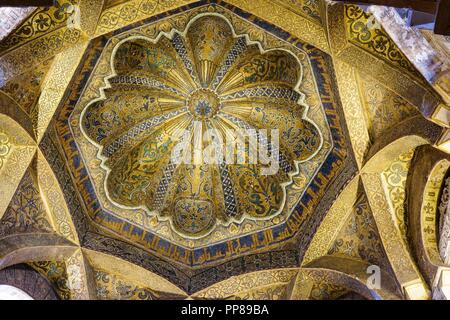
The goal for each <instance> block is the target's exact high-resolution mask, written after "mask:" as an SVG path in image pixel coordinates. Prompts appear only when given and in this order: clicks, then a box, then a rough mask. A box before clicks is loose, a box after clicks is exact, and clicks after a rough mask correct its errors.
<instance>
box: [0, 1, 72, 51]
mask: <svg viewBox="0 0 450 320" xmlns="http://www.w3.org/2000/svg"><path fill="white" fill-rule="evenodd" d="M78 3H79V0H58V1H55V4H56V5H55V6H49V7H41V8H38V9H36V10H35V11H34V12H33V13H32V14H31V15H30V16H29V17H28V18H27V19H26V20H24V21H23V22H22V23H21V24H20V25H19V26H18V27H17V28H16V29H15V30H14V31H13V32H11V33H10V34H9V35H8V36H7V37H6V38H5V39H3V40H2V41H1V43H0V52H2V51H9V50H11V49H14V48H15V47H17V46H20V45H23V44H24V43H25V42H29V41H31V40H33V39H36V38H38V37H41V36H43V35H47V34H49V33H51V32H53V31H55V30H57V29H59V28H61V27H64V26H65V25H66V21H67V19H68V18H69V17H70V16H71V14H73V12H71V11H70V8H71V6H73V5H77V4H78Z"/></svg>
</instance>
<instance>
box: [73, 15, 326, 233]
mask: <svg viewBox="0 0 450 320" xmlns="http://www.w3.org/2000/svg"><path fill="white" fill-rule="evenodd" d="M233 34H234V31H233V30H232V27H231V26H230V24H229V22H227V20H226V19H225V18H224V17H221V16H218V15H206V16H200V17H199V18H198V19H195V20H192V21H191V22H190V24H189V26H188V27H187V28H186V30H185V31H184V32H183V33H181V32H178V31H175V32H173V33H172V34H171V35H170V36H166V35H161V36H160V37H159V38H157V40H155V41H152V39H149V38H144V37H130V38H126V39H124V40H123V41H121V42H120V43H119V44H118V45H117V46H116V47H115V49H114V51H113V55H112V57H111V61H112V65H113V75H111V76H109V77H108V82H109V84H110V88H107V89H106V90H104V98H102V99H100V100H99V99H96V100H95V101H94V102H93V103H91V104H89V105H88V106H87V108H86V110H85V111H84V112H83V113H82V119H81V121H80V123H81V126H82V131H83V132H84V133H85V134H86V136H87V137H88V138H89V140H91V141H92V143H93V144H95V145H96V146H97V147H98V148H99V150H100V151H99V153H98V157H99V158H100V159H101V160H102V161H103V167H104V169H105V170H106V171H107V172H108V175H107V178H106V182H105V188H106V191H107V195H108V198H109V199H110V200H111V201H112V202H113V203H115V204H117V205H119V206H123V207H125V208H143V209H145V210H147V211H148V212H149V214H157V215H158V216H159V218H161V219H169V220H170V222H171V226H172V228H173V229H174V230H176V231H177V232H178V233H179V234H180V235H182V236H184V237H201V236H204V235H205V234H207V233H210V232H211V231H212V230H213V229H214V228H215V226H216V225H217V224H221V225H229V224H230V223H231V222H235V223H237V224H240V223H242V221H243V220H245V219H248V220H259V219H265V220H267V219H269V218H272V217H274V216H276V215H278V214H279V213H280V212H281V211H282V209H283V206H284V205H285V200H286V190H285V188H286V186H287V185H289V184H291V183H292V176H295V175H297V174H298V169H297V163H298V162H300V161H305V160H308V159H310V158H311V157H312V156H314V155H315V154H316V153H317V152H318V151H319V148H320V147H321V143H322V141H321V135H320V132H319V130H318V129H317V126H316V125H315V124H314V123H313V122H312V121H310V120H307V119H306V117H305V114H306V110H307V107H306V105H305V104H304V103H303V102H302V98H303V97H304V95H303V94H302V93H301V92H300V91H299V90H298V87H299V82H300V81H301V73H302V72H301V65H300V63H299V62H298V60H297V58H296V57H295V56H294V55H293V54H292V53H290V52H288V51H285V50H270V51H267V52H264V50H262V48H261V46H260V44H259V43H257V42H256V43H251V44H249V41H248V40H246V38H245V36H233ZM270 128H277V129H279V136H280V139H281V143H280V147H279V149H278V150H279V164H278V159H275V152H274V153H273V157H272V154H271V153H270V154H267V152H266V155H265V157H266V158H265V160H266V163H262V161H260V162H259V163H258V162H256V161H253V162H252V161H250V160H251V159H250V157H251V154H250V153H251V152H252V151H253V150H250V149H251V148H255V147H257V146H256V145H255V146H250V144H249V143H248V144H246V147H245V150H244V151H243V152H244V154H243V155H238V154H236V155H233V159H231V161H230V160H229V159H228V158H227V157H229V155H228V154H227V155H225V153H227V152H228V153H230V151H229V150H226V149H225V148H226V146H225V141H226V142H227V143H228V142H229V141H232V142H233V143H235V144H236V143H239V141H238V140H239V139H242V133H243V132H244V130H248V132H251V134H254V135H255V139H259V141H260V142H261V143H263V144H265V145H264V146H265V147H266V151H267V149H269V148H270V147H271V145H270V144H271V143H270V140H271V139H272V140H273V139H274V138H275V137H271V136H270V134H269V133H270V131H269V130H268V129H270ZM260 129H266V131H264V132H261V131H259V130H260ZM208 134H209V135H210V138H211V139H207V138H208V137H207V135H208ZM199 137H200V138H199ZM202 137H204V138H203V139H202ZM276 138H278V136H277V137H276ZM272 142H273V141H272ZM180 143H184V144H183V145H181V144H180ZM217 144H219V145H220V146H217ZM177 145H178V146H180V145H181V146H182V150H180V154H181V156H182V158H183V160H185V161H184V162H183V163H181V164H179V163H177V162H176V161H174V159H173V157H172V155H173V154H174V151H176V150H175V149H176V148H177ZM268 145H269V146H268ZM207 148H210V149H211V159H210V160H209V161H208V163H207V162H205V161H204V160H203V159H202V158H199V156H198V155H197V154H196V152H197V151H199V150H200V151H201V150H207ZM192 155H193V156H192ZM201 156H202V155H200V157H201ZM239 156H241V157H243V159H241V158H239ZM225 158H227V159H225ZM238 158H239V159H238ZM271 158H273V162H275V163H273V164H272V163H268V160H270V159H271ZM226 160H228V161H226ZM241 162H242V163H241ZM271 165H276V166H277V167H276V168H274V170H273V171H274V172H272V173H269V174H264V171H263V170H262V169H263V168H262V167H265V168H266V171H269V169H270V168H269V166H271Z"/></svg>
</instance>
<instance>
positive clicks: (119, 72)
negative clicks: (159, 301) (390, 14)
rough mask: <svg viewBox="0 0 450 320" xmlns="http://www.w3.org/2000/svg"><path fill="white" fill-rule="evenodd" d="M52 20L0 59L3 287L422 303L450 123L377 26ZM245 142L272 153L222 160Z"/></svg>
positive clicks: (140, 7) (232, 2) (266, 12)
mask: <svg viewBox="0 0 450 320" xmlns="http://www.w3.org/2000/svg"><path fill="white" fill-rule="evenodd" d="M57 2H58V6H56V7H51V8H37V9H36V11H34V12H33V14H32V15H30V17H29V18H28V19H27V20H26V21H24V23H23V24H22V25H23V26H24V28H19V29H17V30H16V31H13V32H12V33H11V35H10V36H8V37H6V38H5V39H4V40H2V43H1V45H0V47H2V48H3V49H1V48H0V51H1V52H0V67H4V66H13V68H3V69H2V70H3V71H2V72H4V79H5V85H4V86H3V87H2V88H0V106H6V108H3V109H2V110H1V111H0V146H1V145H3V147H0V176H1V178H2V179H0V180H2V183H0V194H2V197H0V198H1V199H0V200H1V201H0V269H1V268H6V267H8V265H13V264H18V263H28V264H29V265H30V266H31V268H33V269H34V270H37V271H38V272H39V273H41V274H42V275H44V276H45V277H47V278H48V279H49V281H50V282H52V283H54V284H56V287H57V289H58V290H57V291H58V294H59V295H60V296H61V297H62V298H64V299H67V298H70V299H86V298H105V299H108V298H114V299H116V298H117V299H149V298H151V299H154V298H171V299H172V298H176V299H178V298H185V297H190V298H193V299H203V298H219V297H220V298H226V299H229V298H239V299H241V298H247V299H248V298H255V299H260V298H264V299H266V298H269V299H270V298H273V299H280V298H281V299H285V298H291V299H304V298H310V299H316V298H317V299H322V298H327V299H329V298H333V297H338V296H342V295H343V294H345V293H348V292H357V293H358V294H360V295H362V296H364V297H365V298H375V299H379V298H380V297H381V298H383V299H386V298H387V299H392V298H399V297H402V298H403V297H407V298H411V297H420V298H423V297H427V296H428V295H429V293H428V292H427V288H428V287H429V288H433V286H434V284H435V283H436V281H435V279H438V277H439V275H438V273H436V272H435V271H434V270H432V269H433V268H434V267H436V266H438V267H439V268H440V263H441V261H440V260H439V259H440V258H439V252H438V251H437V249H438V248H437V245H436V241H434V240H436V239H438V237H439V234H440V233H442V232H441V231H439V230H437V226H438V225H437V224H436V223H435V222H436V221H437V220H435V219H436V218H439V216H438V214H435V212H437V209H436V206H437V204H438V199H437V198H438V197H440V196H439V195H440V193H441V189H442V187H443V185H444V184H443V182H442V181H444V179H447V177H448V175H449V174H450V173H449V171H448V166H449V163H450V162H449V161H448V160H449V158H448V155H447V154H444V153H442V152H437V150H436V149H435V148H434V147H431V146H430V145H433V146H436V145H439V146H440V147H442V145H443V142H445V141H448V137H449V135H448V126H447V122H445V123H444V124H443V125H444V126H445V128H444V127H442V126H440V125H438V124H436V123H441V122H442V121H441V122H439V121H437V120H439V119H441V120H442V115H443V116H444V118H445V115H446V113H439V112H437V111H436V110H441V109H442V108H447V105H443V103H442V100H441V98H439V95H438V92H434V91H433V87H430V86H429V85H428V84H427V82H426V80H425V79H424V78H423V77H421V75H420V73H419V72H418V71H417V70H416V69H415V67H414V63H413V61H409V60H408V59H409V56H407V55H405V54H403V53H402V50H403V49H402V48H401V47H398V46H397V44H398V43H397V42H396V41H394V40H392V39H391V38H390V37H389V36H388V34H387V33H386V32H385V31H384V30H383V29H382V28H381V27H379V26H373V25H372V22H373V21H372V20H371V17H372V16H371V15H370V14H369V13H367V12H364V11H363V10H362V9H361V8H359V7H357V6H355V5H344V4H342V3H341V4H339V3H335V2H328V1H314V2H311V1H303V0H294V1H292V2H290V3H289V4H287V3H286V1H282V0H275V1H269V0H258V1H257V2H255V1H237V0H226V1H221V0H220V1H215V0H212V1H209V0H200V1H191V0H187V1H185V0H183V1H173V2H172V1H169V2H167V1H156V0H155V1H153V0H152V1H150V2H148V1H142V0H129V1H125V0H113V1H106V2H105V5H104V6H102V1H94V2H92V1H84V0H58V1H57ZM150 3H152V4H154V6H153V5H149V4H150ZM76 4H79V5H80V6H79V9H80V11H81V13H82V17H83V19H82V20H81V21H79V22H80V25H76V23H77V21H76V12H73V15H71V18H73V19H70V20H69V19H68V17H69V15H67V17H66V18H67V21H66V18H64V19H63V20H61V17H60V16H59V13H60V12H61V11H64V12H66V9H64V8H71V9H75V8H76V6H75V5H76ZM260 4H263V5H260ZM72 6H73V7H72ZM67 13H69V12H67ZM46 15H48V17H47V16H46ZM58 16H59V18H58ZM42 17H44V18H42ZM46 19H47V21H48V22H51V24H50V28H49V29H48V30H47V31H43V30H39V28H34V29H33V30H34V32H33V33H31V34H30V33H27V32H26V30H27V26H36V27H37V26H38V25H37V23H38V22H37V21H40V22H41V23H45V21H46ZM49 19H50V20H49ZM66 22H67V23H66ZM74 24H75V25H74ZM15 39H16V40H15ZM380 39H382V41H381V42H380ZM392 52H395V53H396V54H395V56H393V55H392V54H391V53H392ZM439 108H441V109H439ZM433 110H434V111H433ZM431 114H433V115H431ZM423 115H425V117H424V116H423ZM438 115H439V117H440V118H439V117H437V116H438ZM427 118H428V119H427ZM429 119H433V121H434V122H435V123H432V122H431V121H429ZM271 129H278V135H277V132H276V131H274V132H272V131H271ZM242 133H244V134H242ZM444 133H445V134H446V135H447V136H445V135H444ZM245 134H248V137H247V136H245ZM241 135H244V138H246V139H248V140H249V141H250V139H254V140H256V141H259V142H260V144H259V145H258V148H260V147H261V146H263V147H267V149H268V150H269V153H268V154H267V153H265V154H263V156H260V154H259V153H258V158H257V161H258V162H257V163H256V164H255V163H252V162H251V161H250V159H251V157H252V156H251V155H252V151H253V147H252V146H251V144H250V143H248V144H245V145H244V147H243V148H242V150H240V151H241V153H240V155H239V156H238V155H236V157H233V158H232V159H227V157H226V155H229V154H230V153H229V152H228V151H229V150H228V149H226V148H227V147H228V142H234V143H236V142H242V141H241V138H242V137H241ZM445 137H447V138H445ZM205 138H206V139H205ZM277 138H278V139H277ZM445 139H447V140H445ZM275 141H279V143H280V144H279V146H276V145H275V146H273V145H271V144H270V143H269V142H271V143H274V142H275ZM445 143H447V142H445ZM423 144H425V145H427V146H421V145H423ZM205 151H207V153H206V155H208V156H210V157H209V158H208V159H209V161H212V162H207V161H206V159H205V158H204V157H203V156H204V155H205ZM220 151H225V153H224V154H222V153H221V152H220ZM276 154H279V156H280V158H279V162H277V161H273V160H276V159H273V158H272V156H273V155H276ZM224 158H225V159H224ZM442 159H445V161H443V162H442V161H441V160H442ZM180 160H183V161H182V162H181V163H180ZM224 160H225V161H224ZM241 160H245V161H247V160H248V161H247V162H244V163H241V162H242V161H241ZM266 160H267V161H266ZM240 161H241V162H240ZM436 163H438V164H439V163H440V164H441V165H439V166H438V167H436V168H437V169H436V170H435V164H436ZM277 164H278V165H277ZM424 164H425V165H424ZM274 168H275V170H274V171H270V170H269V172H270V173H269V174H267V170H268V169H274ZM429 173H431V174H429ZM426 177H428V180H427V179H426ZM445 181H447V182H448V180H445ZM435 182H436V183H435ZM447 182H446V183H447ZM447 184H448V183H447ZM447 190H448V188H447ZM412 194H414V195H418V196H417V197H412V196H411V195H412ZM427 195H428V196H427ZM430 195H433V196H430ZM442 199H444V192H443V191H442ZM447 199H448V197H447ZM441 205H442V203H441V204H440V207H439V208H441ZM430 208H431V209H430ZM447 211H448V210H447ZM447 213H448V212H447ZM441 214H445V212H444V213H441ZM441 220H442V219H441ZM423 221H425V222H426V224H425V225H423V224H422V222H423ZM445 221H446V220H445ZM440 223H441V224H442V221H440ZM439 227H442V226H441V225H440V226H439ZM444 228H445V226H444V227H442V230H444ZM424 230H425V231H424ZM425 233H426V234H425ZM428 240H430V241H428ZM433 241H434V243H433ZM439 249H441V247H439ZM424 252H425V253H427V252H428V253H430V252H431V255H429V256H430V257H428V258H432V259H433V260H430V259H428V258H427V254H425V253H424ZM24 253H25V254H24ZM422 256H423V257H425V258H427V259H428V260H427V259H424V260H423V259H422V260H421V259H419V260H417V259H416V257H422ZM441 256H445V254H441ZM374 266H375V267H378V269H379V272H381V276H382V279H383V281H381V287H380V288H378V289H373V288H372V287H370V286H369V280H370V279H373V278H372V275H371V274H370V273H368V272H369V270H375V269H377V268H375V269H371V268H372V267H374ZM439 268H438V269H439ZM6 269H8V268H6ZM6 269H5V270H6ZM11 270H14V269H11ZM11 272H14V271H11ZM435 276H436V277H435ZM0 278H2V277H1V275H0ZM441 279H442V278H441ZM0 280H1V279H0ZM124 288H125V289H124Z"/></svg>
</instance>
